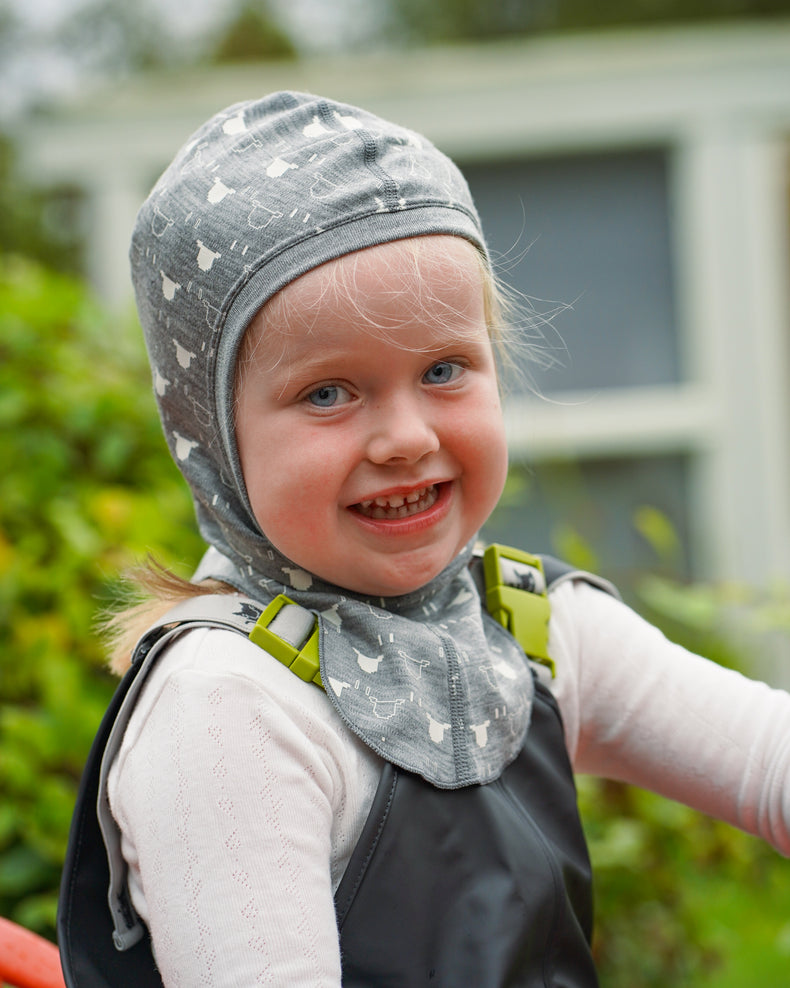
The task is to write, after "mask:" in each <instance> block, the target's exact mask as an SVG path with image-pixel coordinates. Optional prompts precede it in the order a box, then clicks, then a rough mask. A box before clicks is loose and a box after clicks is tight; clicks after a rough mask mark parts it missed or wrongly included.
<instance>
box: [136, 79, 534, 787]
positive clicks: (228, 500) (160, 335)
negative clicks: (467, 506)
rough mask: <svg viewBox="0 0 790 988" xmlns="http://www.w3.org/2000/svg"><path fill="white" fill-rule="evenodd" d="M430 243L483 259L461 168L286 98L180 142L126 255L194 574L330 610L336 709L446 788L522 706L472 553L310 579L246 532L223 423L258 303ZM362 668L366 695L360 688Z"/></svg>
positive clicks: (522, 728)
mask: <svg viewBox="0 0 790 988" xmlns="http://www.w3.org/2000/svg"><path fill="white" fill-rule="evenodd" d="M427 234H451V235H456V236H460V237H463V238H465V239H466V240H468V241H470V242H471V243H472V244H473V245H474V246H475V247H476V248H477V249H478V250H479V251H480V252H481V254H482V255H483V256H484V257H487V253H486V246H485V240H484V238H483V234H482V231H481V228H480V222H479V219H478V216H477V212H476V210H475V207H474V204H473V202H472V198H471V195H470V193H469V189H468V187H467V184H466V182H465V180H464V178H463V176H462V175H461V173H460V172H459V170H458V169H457V168H456V166H455V165H454V164H453V163H452V162H451V161H450V160H449V159H448V158H447V157H445V156H444V155H443V154H442V153H441V152H439V151H438V150H437V149H436V148H435V147H434V146H433V145H432V144H430V142H428V141H427V140H426V139H425V138H423V137H420V136H419V135H417V134H414V133H412V132H410V131H408V130H405V129H403V128H401V127H398V126H396V125H394V124H391V123H389V122H387V121H385V120H382V119H380V118H379V117H376V116H374V115H373V114H370V113H368V112H366V111H364V110H362V109H359V108H356V107H351V106H347V105H345V104H341V103H336V102H332V101H330V100H326V99H322V98H319V97H315V96H310V95H305V94H301V93H287V92H286V93H276V94H273V95H271V96H267V97H265V98H263V99H260V100H255V101H250V102H246V103H240V104H236V105H234V106H232V107H230V108H228V109H227V110H224V111H222V112H221V113H219V114H217V115H216V116H215V117H213V118H212V119H211V120H209V121H208V122H207V123H206V124H205V125H204V126H203V127H201V128H200V129H199V130H198V131H197V132H196V133H195V134H194V135H193V136H192V138H191V139H190V140H189V141H188V142H187V143H186V145H185V146H184V147H183V148H182V149H181V151H179V152H178V154H177V155H176V157H175V159H174V160H173V162H172V164H171V165H170V166H169V168H168V169H167V170H166V171H165V173H164V174H163V175H162V177H161V178H160V180H159V181H158V182H157V184H156V186H155V187H154V189H153V190H152V192H151V194H150V196H149V197H148V199H147V200H146V202H145V203H144V204H143V207H142V208H141V210H140V213H139V215H138V218H137V222H136V225H135V229H134V233H133V237H132V245H131V251H130V257H131V264H132V277H133V283H134V288H135V295H136V300H137V306H138V312H139V315H140V320H141V323H142V326H143V331H144V333H145V337H146V344H147V347H148V352H149V357H150V360H151V365H152V371H153V382H154V391H155V394H156V398H157V402H158V405H159V411H160V416H161V419H162V424H163V428H164V432H165V436H166V438H167V441H168V445H169V447H170V450H171V452H172V455H173V457H174V459H175V461H176V463H177V465H178V467H179V469H180V470H181V472H182V473H183V474H184V477H185V478H186V480H187V482H188V483H189V486H190V488H191V490H192V494H193V498H194V501H195V505H196V513H197V518H198V524H199V527H200V531H201V534H202V535H203V537H204V538H205V540H206V541H207V543H208V544H209V546H210V547H211V548H210V549H209V552H208V553H207V555H206V557H205V559H204V561H203V563H201V566H200V568H199V571H198V574H196V575H197V577H198V578H205V577H208V576H212V577H215V578H217V579H221V580H224V581H226V582H228V583H230V584H231V585H232V586H235V587H237V588H238V589H239V590H241V591H243V592H245V593H246V594H248V595H249V596H251V597H253V598H254V599H256V600H260V601H261V603H267V602H268V601H269V600H270V599H272V598H273V597H274V596H276V595H277V594H278V593H281V592H283V591H285V592H287V593H288V595H289V596H290V597H292V598H295V599H296V600H297V601H298V602H299V603H301V604H303V605H304V606H306V607H308V608H310V609H312V610H314V611H315V612H316V613H317V614H319V616H321V615H324V616H326V620H324V621H322V622H321V662H322V677H323V680H324V682H325V683H327V684H328V686H327V695H328V696H329V697H330V699H331V700H332V702H333V704H334V705H335V707H336V709H337V710H338V712H339V713H340V715H341V717H342V718H343V719H344V720H345V721H346V723H347V724H348V726H349V727H350V728H351V729H352V730H354V731H355V732H356V733H357V734H358V735H359V736H360V737H362V738H363V740H365V741H366V743H368V744H369V745H370V746H371V747H372V748H373V749H374V750H376V751H378V752H379V753H380V754H381V755H383V757H385V758H388V759H389V760H391V761H393V762H395V763H396V764H399V765H401V766H402V767H405V768H408V769H410V770H413V771H417V772H419V773H420V774H422V775H424V776H425V778H428V779H429V780H430V781H433V782H434V783H435V784H436V785H440V786H448V787H452V786H458V785H466V784H469V783H470V782H475V781H486V780H488V779H490V778H494V777H496V776H497V775H498V774H499V773H500V772H501V769H502V767H503V765H504V764H506V763H507V762H509V761H511V760H512V759H513V758H514V757H515V755H516V754H517V752H518V749H519V747H520V744H521V740H522V738H523V735H524V733H525V732H526V729H527V726H528V723H529V712H530V701H531V696H532V680H531V675H530V673H529V670H528V668H527V665H526V662H525V659H524V656H523V653H521V652H520V649H519V648H518V646H517V645H515V643H514V642H513V640H512V639H511V638H510V637H509V636H508V635H506V634H505V633H504V632H503V631H502V629H501V628H500V627H499V626H498V625H497V624H496V623H495V622H492V621H490V619H488V618H487V616H486V615H483V614H482V613H481V609H480V601H479V597H478V595H477V592H476V589H475V587H474V583H473V581H472V580H471V577H470V575H469V573H468V569H467V562H468V557H469V551H467V552H466V553H463V554H462V555H461V556H460V557H458V559H456V560H455V561H454V562H453V563H452V564H451V565H450V566H448V567H447V569H446V570H445V571H444V572H443V573H442V574H440V575H439V576H438V577H437V578H436V579H435V580H434V581H432V582H431V583H430V584H428V586H427V587H424V588H422V589H421V590H419V591H416V592H415V593H413V594H409V595H406V596H405V597H402V598H394V599H389V600H387V601H383V600H381V601H376V602H375V603H374V602H371V601H367V600H363V599H361V598H360V597H359V595H354V594H350V593H348V592H346V591H344V590H342V589H341V588H337V587H332V586H329V585H326V584H323V583H321V581H319V580H317V579H315V578H314V577H313V576H312V575H311V574H309V573H306V572H304V571H302V570H300V569H299V567H298V566H296V565H294V563H292V562H291V561H289V560H287V559H285V557H283V556H282V555H281V554H280V553H279V552H278V551H277V550H276V549H275V548H274V547H273V546H272V545H271V543H270V542H269V541H268V540H267V539H266V537H265V535H264V534H262V533H261V532H260V530H259V528H258V525H257V523H256V521H255V519H254V517H253V515H252V512H251V509H250V507H249V500H248V497H247V493H246V488H245V484H244V479H243V476H242V472H241V467H240V463H239V457H238V452H237V449H236V439H235V432H234V414H233V402H234V394H233V389H234V380H235V365H236V358H237V353H238V349H239V345H240V342H241V339H242V337H243V335H244V332H245V330H246V328H247V326H248V325H249V323H250V322H251V320H252V319H253V317H254V316H255V315H256V313H257V312H258V311H259V310H260V308H261V307H262V306H263V305H264V303H265V302H266V301H267V300H268V299H270V298H271V297H272V296H273V295H274V294H275V293H276V292H277V291H279V290H280V289H281V288H283V287H285V286H286V285H287V284H289V283H290V282H292V281H293V280H294V279H295V278H298V277H299V276H300V275H301V274H304V273H305V272H307V271H309V270H311V269H313V268H315V267H318V266H319V265H320V264H323V263H324V262H326V261H329V260H332V259H334V258H337V257H340V256H343V255H345V254H348V253H351V252H353V251H356V250H360V249H362V248H365V247H370V246H373V245H376V244H381V243H385V242H390V241H393V240H399V239H403V238H406V237H414V236H424V235H427ZM433 614H435V615H436V616H437V622H438V623H436V624H435V626H434V624H432V623H431V620H430V618H429V617H426V615H433ZM330 616H331V618H330ZM384 622H393V623H391V624H388V625H387V628H386V634H383V630H384V628H383V623H384ZM396 625H397V626H396ZM371 656H373V657H374V658H375V660H376V661H367V662H361V660H362V659H369V658H370V657H371ZM404 656H406V658H404ZM379 660H381V661H379ZM366 665H367V667H368V668H370V669H375V671H374V672H373V673H371V674H370V675H372V676H373V680H372V682H373V686H372V687H371V685H370V684H365V683H362V685H361V686H360V680H359V670H360V669H363V671H364V667H365V666H366ZM459 683H460V684H461V686H460V687H459ZM385 714H386V715H385ZM481 725H485V726H483V727H482V728H481Z"/></svg>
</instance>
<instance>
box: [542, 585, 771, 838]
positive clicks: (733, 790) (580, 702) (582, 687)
mask: <svg viewBox="0 0 790 988" xmlns="http://www.w3.org/2000/svg"><path fill="white" fill-rule="evenodd" d="M552 644H553V646H554V652H553V654H556V657H557V665H558V676H557V682H556V692H557V696H558V699H559V702H560V706H561V709H562V712H563V718H564V721H565V728H566V736H567V740H568V747H569V750H570V752H571V757H572V760H573V763H574V767H575V769H576V770H577V771H579V772H588V773H591V774H596V775H602V776H606V777H609V778H614V779H620V780H623V781H626V782H631V783H633V784H635V785H639V786H642V787H644V788H647V789H651V790H653V791H655V792H659V793H661V794H663V795H665V796H669V797H671V798H674V799H678V800H680V801H682V802H684V803H687V804H688V805H689V806H693V807H695V808H696V809H699V810H702V811H703V812H706V813H709V814H711V815H713V816H716V817H718V818H720V819H723V820H726V821H728V822H729V823H732V824H734V825H736V826H738V827H741V828H742V829H744V830H747V831H749V832H751V833H755V834H759V835H760V836H761V837H763V838H765V839H766V840H767V841H769V842H770V843H771V844H773V845H774V846H775V847H776V848H777V849H778V850H780V851H781V852H782V853H784V854H787V855H790V695H788V694H787V693H785V692H783V691H781V690H772V689H770V688H769V687H767V686H765V685H764V684H762V683H758V682H754V681H751V680H748V679H746V678H744V677H743V676H740V675H739V674H737V673H734V672H731V671H730V670H726V669H723V668H721V667H720V666H717V665H715V664H713V663H711V662H708V661H706V660H705V659H701V658H699V657H698V656H695V655H692V654H691V653H689V652H687V651H685V650H684V649H682V648H679V647H678V646H676V645H673V644H671V643H669V642H668V641H667V640H666V639H665V638H664V637H663V635H661V633H660V632H659V631H657V630H656V629H655V628H653V627H652V626H651V625H649V624H648V623H647V622H645V621H643V620H642V619H641V618H640V617H638V616H637V615H636V614H635V613H634V612H633V611H631V610H630V609H629V608H627V607H626V606H625V605H623V604H621V603H620V602H618V601H616V600H614V599H613V598H610V597H608V596H607V595H605V594H602V593H600V592H598V591H595V590H593V589H591V588H590V587H587V586H584V585H581V584H575V585H569V586H567V587H563V588H558V591H557V592H556V593H555V594H554V595H553V618H552Z"/></svg>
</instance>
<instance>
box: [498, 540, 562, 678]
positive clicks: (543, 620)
mask: <svg viewBox="0 0 790 988" xmlns="http://www.w3.org/2000/svg"><path fill="white" fill-rule="evenodd" d="M483 574H484V576H485V586H486V610H487V611H488V613H489V614H490V615H491V617H493V618H495V619H496V620H497V621H499V623H500V624H501V625H502V627H503V628H506V629H507V630H508V631H509V632H510V634H511V635H513V637H514V638H515V639H516V641H517V642H518V643H519V645H521V647H522V648H523V649H524V651H525V652H526V654H527V655H528V656H529V657H530V658H531V659H534V660H535V661H536V662H539V663H540V664H541V665H545V666H548V668H549V669H550V670H551V675H552V677H554V675H555V674H556V668H555V665H554V661H553V659H552V658H551V657H550V656H549V617H550V614H551V604H550V603H549V598H548V595H547V593H546V577H545V574H544V572H543V562H542V560H541V559H540V557H539V556H533V555H531V554H530V553H528V552H521V551H520V550H519V549H511V548H510V547H509V546H504V545H496V544H494V545H490V546H488V547H487V548H486V549H485V550H484V552H483Z"/></svg>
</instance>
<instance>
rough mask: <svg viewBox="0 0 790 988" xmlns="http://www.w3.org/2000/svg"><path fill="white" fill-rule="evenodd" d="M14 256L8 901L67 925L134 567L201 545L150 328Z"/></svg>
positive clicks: (6, 454)
mask: <svg viewBox="0 0 790 988" xmlns="http://www.w3.org/2000/svg"><path fill="white" fill-rule="evenodd" d="M1 263H2V269H1V270H0V434H1V435H2V443H1V444H0V699H1V700H2V707H1V708H0V791H2V792H3V800H2V803H0V914H2V915H4V916H10V917H11V918H13V919H15V920H16V921H17V922H20V923H22V924H24V925H25V926H28V927H31V928H33V929H36V930H38V931H40V932H43V933H45V934H48V935H52V933H53V924H54V917H55V903H56V889H57V885H58V881H59V877H60V868H61V863H62V860H63V855H64V851H65V846H66V838H67V833H68V827H69V822H70V817H71V812H72V807H73V804H74V799H75V795H76V787H77V784H78V779H79V774H80V771H81V768H82V764H83V762H84V759H85V756H86V753H87V750H88V747H89V745H90V741H91V739H92V737H93V734H94V732H95V729H96V727H97V724H98V721H99V719H100V717H101V714H102V711H103V709H104V707H105V705H106V703H107V700H108V697H109V695H110V692H111V690H112V688H113V680H112V678H111V677H110V676H109V675H108V674H107V673H106V672H105V671H104V668H103V657H102V654H101V650H100V647H99V645H98V642H97V638H96V636H95V634H94V624H95V620H96V616H97V612H98V610H99V608H100V607H101V606H102V605H103V604H104V605H106V604H107V603H108V602H109V601H110V600H111V599H112V598H113V597H115V596H117V589H118V584H117V577H118V573H119V571H121V570H122V569H124V568H126V567H127V566H128V565H130V564H131V563H133V562H137V561H139V559H140V558H141V557H143V556H144V555H145V554H146V553H147V552H148V551H149V550H154V551H155V552H156V553H157V554H158V555H159V556H161V557H163V558H164V559H165V560H166V561H168V562H169V563H170V564H171V565H174V566H175V567H176V568H179V562H180V561H183V560H189V561H194V560H195V559H196V558H197V555H198V553H199V551H200V548H199V540H198V538H197V536H196V534H195V531H194V524H193V521H192V508H191V504H190V502H189V498H188V496H187V493H186V490H185V485H184V484H183V482H182V481H181V479H180V477H179V475H178V473H177V471H176V469H175V467H174V466H173V465H172V463H171V461H170V458H169V455H168V454H167V450H166V448H165V445H164V440H163V439H162V436H161V431H160V429H159V425H158V421H157V418H156V413H155V408H154V403H153V399H152V397H151V387H150V375H149V371H148V369H147V363H146V359H145V354H144V350H143V347H142V342H141V338H140V333H139V329H137V328H136V326H135V324H134V321H133V320H132V318H131V317H130V316H127V317H124V318H119V317H117V316H115V315H112V314H110V313H107V312H104V311H102V310H101V309H100V308H99V307H98V306H97V305H96V303H95V302H94V301H93V300H92V299H91V297H90V295H89V293H88V292H87V291H86V290H85V288H84V287H83V286H82V285H81V284H80V283H79V282H77V281H75V280H73V279H71V278H68V277H65V276H62V275H55V274H52V273H49V272H47V271H45V270H43V269H41V268H39V267H37V266H34V265H32V264H30V263H28V262H25V261H22V260H20V259H17V258H13V257H10V258H9V257H7V256H6V257H4V258H2V262H1Z"/></svg>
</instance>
